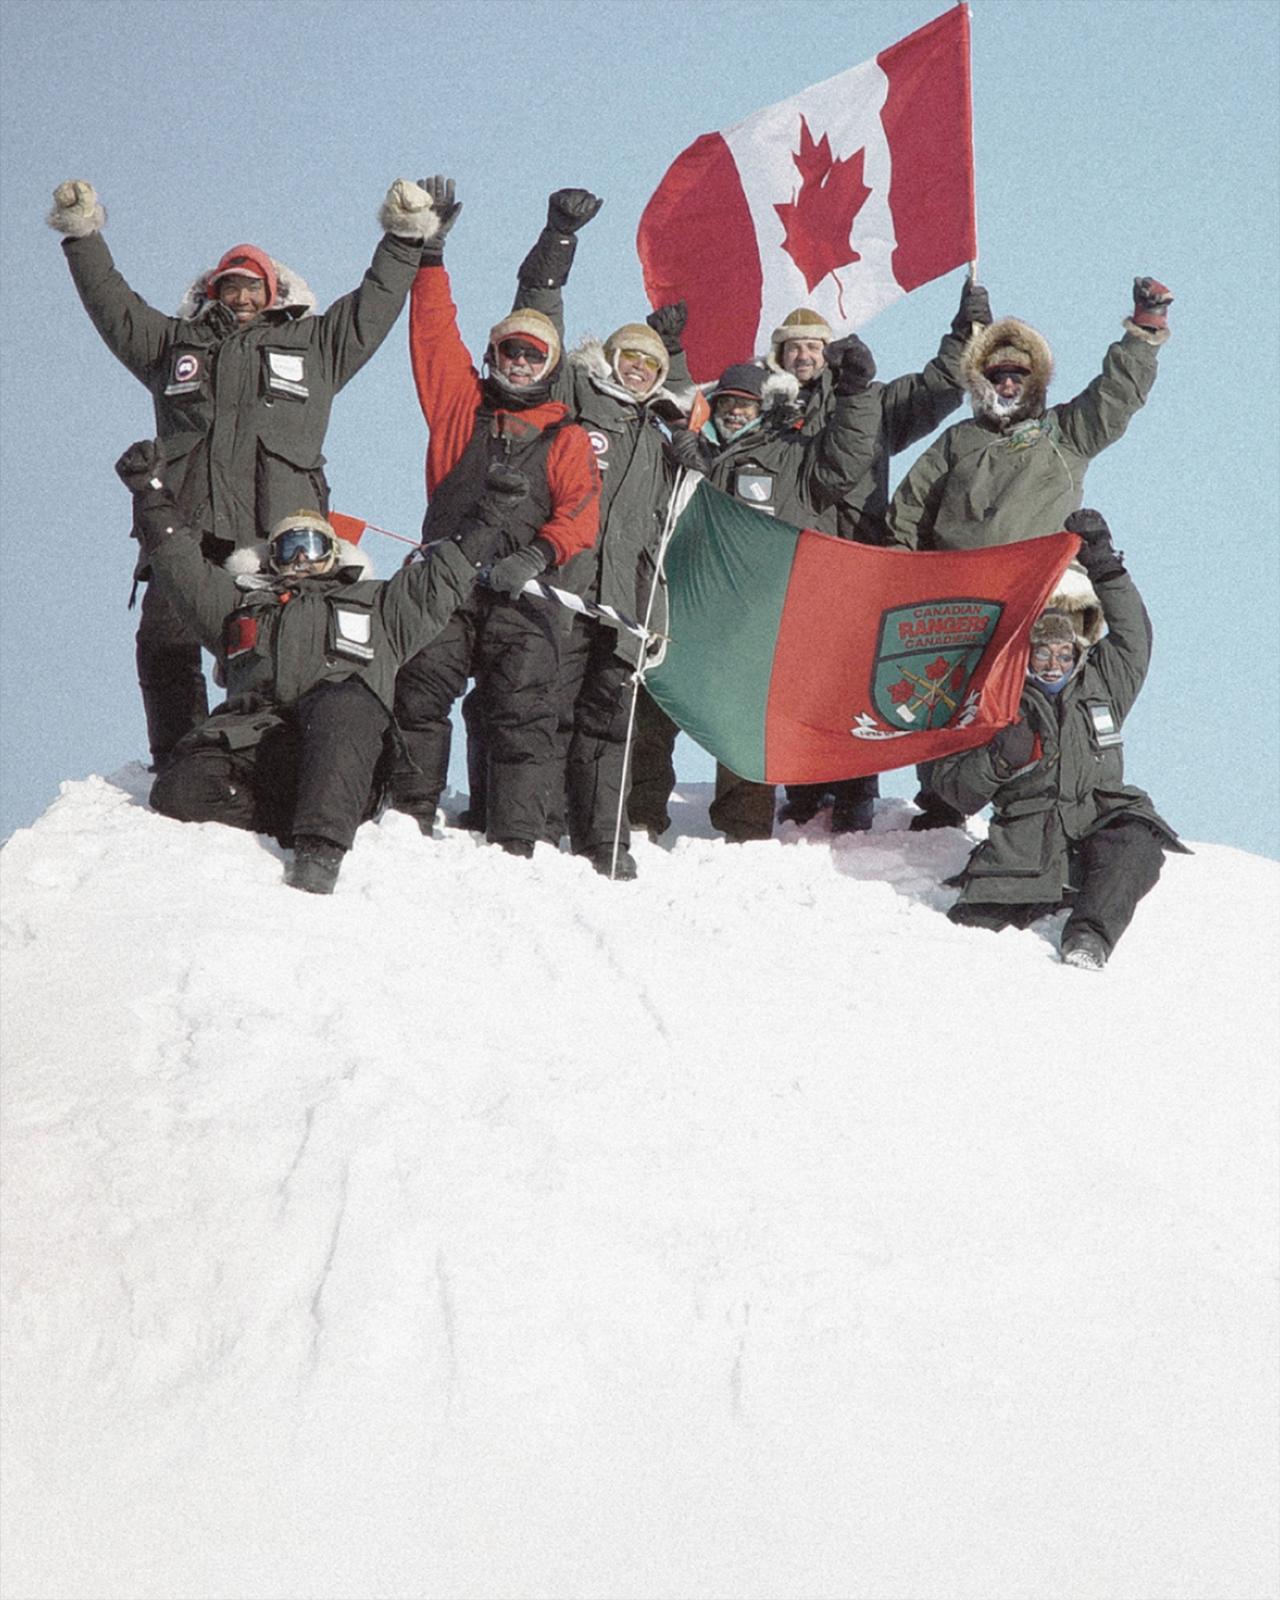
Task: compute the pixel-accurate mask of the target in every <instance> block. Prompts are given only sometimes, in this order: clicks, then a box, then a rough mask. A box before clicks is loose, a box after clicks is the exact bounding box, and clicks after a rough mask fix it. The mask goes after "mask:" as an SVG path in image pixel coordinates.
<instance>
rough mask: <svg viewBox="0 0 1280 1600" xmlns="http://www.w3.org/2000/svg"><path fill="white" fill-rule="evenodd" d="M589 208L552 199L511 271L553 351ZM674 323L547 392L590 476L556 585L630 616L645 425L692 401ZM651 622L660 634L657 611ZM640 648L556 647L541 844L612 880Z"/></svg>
mask: <svg viewBox="0 0 1280 1600" xmlns="http://www.w3.org/2000/svg"><path fill="white" fill-rule="evenodd" d="M601 204H602V202H601V201H600V200H599V199H597V198H596V197H595V196H594V195H592V194H590V193H588V191H587V190H585V189H559V190H557V191H556V192H555V193H554V194H552V195H551V196H550V198H549V200H548V202H547V222H546V226H545V227H544V228H543V229H542V232H541V233H540V234H539V236H538V239H537V240H536V242H535V244H534V246H533V248H532V249H531V250H530V252H529V254H528V255H527V256H526V257H525V259H524V261H523V262H522V263H521V265H520V269H519V273H518V282H517V286H516V297H515V303H516V305H517V306H524V307H527V308H529V309H532V310H536V311H539V312H541V313H542V314H543V315H544V316H546V317H548V318H549V319H550V320H551V322H552V324H553V325H554V327H555V330H556V333H557V334H558V335H559V337H560V338H561V339H562V340H563V338H564V297H563V289H564V285H565V283H566V282H567V280H568V277H569V272H570V268H571V267H572V264H573V259H574V255H575V252H576V248H577V234H578V232H579V230H580V229H581V228H582V227H583V226H584V225H585V224H586V223H587V222H589V221H590V220H591V218H592V217H594V216H595V214H596V212H597V211H598V210H599V209H600V206H601ZM684 319H685V311H684V307H683V306H679V305H677V306H664V307H661V308H660V309H659V310H658V311H656V312H654V313H652V314H651V315H650V317H649V319H648V321H647V322H630V323H624V324H623V325H622V326H621V327H619V328H617V329H615V330H614V332H613V333H611V334H610V335H609V337H608V338H607V339H605V340H604V341H603V343H602V342H601V341H600V340H598V339H584V340H583V341H581V343H580V344H579V345H578V346H577V348H576V349H574V350H573V351H571V352H570V354H569V357H568V359H567V360H566V361H564V362H562V363H561V364H560V366H559V367H557V369H556V371H555V373H554V375H553V377H552V380H551V393H552V395H553V397H554V398H555V399H557V400H559V401H562V402H563V403H564V404H565V405H566V406H568V408H569V410H570V412H571V414H572V415H573V416H574V417H575V418H576V420H577V421H578V422H579V423H581V425H582V426H583V427H584V428H585V429H586V431H587V437H588V438H589V439H590V440H591V446H592V449H593V451H594V452H595V458H596V465H597V467H598V468H599V471H600V536H599V539H598V540H597V542H596V544H595V545H593V546H592V547H591V548H590V549H588V550H582V551H580V552H579V553H578V554H577V555H576V556H574V557H573V559H572V560H571V561H570V562H569V563H568V564H567V566H566V567H565V570H564V573H563V577H562V580H560V581H561V582H562V583H563V586H564V587H565V588H567V589H569V590H570V591H572V592H575V593H577V594H580V595H583V596H585V597H586V598H588V599H589V600H592V601H595V602H597V603H599V604H602V605H604V606H609V607H613V608H615V609H616V610H618V611H620V612H621V613H622V614H624V615H628V616H632V617H643V616H645V615H647V614H648V613H649V598H650V590H651V587H652V585H653V582H654V579H655V575H656V571H657V547H658V544H659V542H660V540H661V537H662V527H663V518H664V514H665V512H666V507H667V501H668V498H669V496H670V493H671V485H672V481H673V476H674V474H673V470H672V466H671V463H670V462H669V460H668V458H667V454H666V450H665V447H664V440H665V434H664V432H663V430H662V428H660V427H659V419H661V420H662V421H663V422H665V423H666V424H667V425H668V426H669V425H671V424H673V423H674V422H676V421H682V420H683V418H684V410H685V408H686V406H687V404H688V401H689V399H691V398H692V388H691V385H689V384H688V381H687V374H686V372H685V368H684V364H683V360H682V357H681V355H680V331H681V329H682V328H683V326H684ZM673 363H674V364H675V365H676V366H677V369H678V371H679V373H680V375H681V378H682V382H681V389H680V393H679V394H676V393H674V392H672V391H671V390H670V389H669V388H668V387H667V378H668V374H669V372H670V371H671V368H672V366H673ZM686 390H687V391H688V393H686ZM651 623H652V626H653V627H654V628H655V629H657V630H659V631H660V630H661V628H662V625H663V624H662V610H661V603H660V600H659V605H658V612H657V614H656V616H653V617H651ZM641 648H642V646H641V641H640V640H639V639H638V638H637V637H636V636H635V635H634V634H631V633H628V632H626V631H625V630H620V629H618V628H616V627H611V626H609V625H608V624H607V623H606V622H602V621H600V620H599V619H597V618H592V617H587V616H582V615H579V616H574V617H572V618H571V619H570V622H569V629H568V635H567V637H566V638H565V639H564V640H563V642H562V645H561V651H560V673H559V682H558V686H557V693H558V696H559V730H558V749H557V761H556V772H555V774H554V776H553V779H552V789H551V800H550V805H549V809H548V817H547V836H548V838H552V837H558V835H559V833H560V832H561V831H562V828H563V829H564V830H565V831H567V832H568V835H569V845H570V849H571V850H572V851H573V853H574V854H575V855H581V856H586V857H587V859H588V860H589V861H590V862H591V864H592V866H593V867H594V868H595V869H596V871H597V872H600V873H602V874H605V875H607V876H609V877H612V878H615V879H619V880H623V881H628V880H631V879H634V877H635V876H636V864H635V858H634V856H632V854H631V851H630V849H629V844H630V839H629V836H628V832H627V827H626V812H625V807H624V806H623V805H622V798H623V796H622V791H623V787H624V784H625V781H626V771H625V768H626V739H627V725H628V721H629V715H628V712H629V706H630V700H629V696H628V695H627V694H626V692H625V691H626V689H627V687H628V685H629V683H630V681H631V674H632V670H633V668H634V667H635V665H636V662H637V660H638V658H639V655H640V651H641ZM473 692H474V691H473ZM470 698H471V697H470V696H468V699H470ZM466 709H467V708H466V706H465V703H464V713H465V711H466ZM478 709H479V708H478V707H473V708H472V711H471V716H470V718H469V719H468V727H467V739H468V770H469V773H471V775H472V794H471V805H470V809H471V813H472V815H471V818H470V820H471V821H472V823H473V825H474V822H475V820H476V809H477V798H478V797H477V792H476V791H477V789H480V790H481V795H483V788H482V783H483V766H484V763H483V762H482V761H479V760H475V759H474V756H475V748H476V747H477V746H480V747H483V745H484V743H485V742H486V739H487V734H486V730H485V728H484V726H483V722H482V721H481V719H480V718H479V716H478V715H477V712H478ZM477 778H479V779H480V780H481V782H480V783H477V782H476V779H477ZM482 803H483V802H482ZM620 820H621V831H620V832H619V833H618V840H617V849H616V852H615V848H614V837H615V831H616V830H618V825H619V821H620Z"/></svg>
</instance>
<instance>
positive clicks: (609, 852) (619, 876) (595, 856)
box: [588, 844, 637, 883]
mask: <svg viewBox="0 0 1280 1600" xmlns="http://www.w3.org/2000/svg"><path fill="white" fill-rule="evenodd" d="M588 859H589V860H590V862H591V865H592V866H593V867H594V868H595V869H596V871H597V872H598V873H599V874H600V875H601V877H604V878H607V877H609V876H612V877H613V880H614V882H615V883H631V882H632V881H633V880H634V879H635V876H636V870H637V869H636V858H635V857H634V856H633V855H632V854H631V852H630V850H628V849H626V848H625V847H622V848H620V849H619V850H618V865H617V868H616V870H615V869H614V864H613V846H612V845H611V844H602V845H600V846H599V848H598V849H596V850H592V851H589V852H588Z"/></svg>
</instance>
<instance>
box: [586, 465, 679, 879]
mask: <svg viewBox="0 0 1280 1600" xmlns="http://www.w3.org/2000/svg"><path fill="white" fill-rule="evenodd" d="M701 482H702V474H701V473H700V472H693V471H691V470H690V469H689V468H688V467H681V468H680V470H679V471H678V472H677V473H676V480H675V482H674V483H673V484H672V486H671V498H670V500H669V501H668V502H667V519H666V522H665V523H664V524H663V528H662V538H661V539H660V540H659V541H658V553H657V557H656V559H655V561H654V571H653V585H652V587H651V588H650V590H649V603H648V605H646V606H645V608H644V622H643V624H642V625H643V627H644V631H645V632H646V634H647V633H649V632H650V628H649V624H650V622H651V621H652V620H653V603H654V601H655V600H656V599H657V597H658V586H659V584H661V582H662V581H663V578H664V577H665V575H666V574H665V572H664V570H663V563H664V562H665V561H666V559H667V546H668V545H669V544H670V543H671V535H672V534H673V533H674V532H675V529H676V522H677V520H678V519H679V516H680V513H681V512H682V511H683V510H684V508H685V506H687V505H688V503H689V499H690V497H691V496H692V494H693V491H694V490H695V489H696V488H697V487H698V484H699V483H701ZM646 664H647V663H646V661H645V646H643V645H642V646H641V649H640V658H639V660H638V662H637V663H636V670H635V672H634V673H633V674H632V676H631V705H630V707H629V708H628V710H627V736H626V739H625V741H624V742H623V747H622V782H621V784H620V785H619V788H618V812H617V815H616V816H615V818H614V822H613V854H612V855H611V856H610V858H609V878H610V880H611V881H612V879H613V878H614V877H615V876H616V874H617V871H618V851H619V849H620V848H621V845H622V808H623V807H624V806H625V805H626V803H627V791H628V789H629V788H630V787H631V742H632V740H633V739H634V737H635V729H636V702H637V700H638V699H639V698H640V687H641V685H642V684H643V682H644V673H645V666H646Z"/></svg>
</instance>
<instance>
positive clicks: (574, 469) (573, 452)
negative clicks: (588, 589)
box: [538, 423, 600, 567]
mask: <svg viewBox="0 0 1280 1600" xmlns="http://www.w3.org/2000/svg"><path fill="white" fill-rule="evenodd" d="M547 487H548V488H549V489H550V490H551V515H550V517H549V518H548V519H547V521H546V522H544V523H543V525H542V527H541V528H540V529H539V530H538V531H539V533H540V535H541V537H542V538H544V539H545V540H546V541H547V543H548V544H550V545H551V546H552V548H553V549H554V550H555V553H556V565H557V566H560V567H562V566H564V564H565V562H566V561H568V559H569V558H570V556H576V555H577V553H578V552H579V550H590V548H591V546H592V545H593V544H594V543H595V542H596V537H597V535H598V534H599V532H600V469H599V467H597V466H596V453H595V451H594V450H593V449H592V448H591V441H590V439H588V438H587V434H586V430H585V429H584V428H580V427H578V425H577V424H576V423H575V424H574V425H573V426H572V427H568V428H561V429H560V431H559V433H557V434H556V436H555V438H554V439H553V440H552V442H551V450H550V452H549V454H548V456H547Z"/></svg>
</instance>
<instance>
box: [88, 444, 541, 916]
mask: <svg viewBox="0 0 1280 1600" xmlns="http://www.w3.org/2000/svg"><path fill="white" fill-rule="evenodd" d="M116 470H117V472H118V473H119V475H120V477H121V479H122V480H123V481H124V483H125V484H126V485H127V487H128V488H129V489H130V490H132V492H133V494H134V509H135V526H136V527H137V528H138V529H139V531H140V533H141V536H142V538H143V541H144V545H145V549H146V554H147V559H148V562H149V565H150V567H151V569H152V571H153V573H154V575H155V578H156V581H157V582H158V583H159V584H160V585H161V586H162V588H163V590H164V592H165V594H166V596H167V598H168V599H169V600H170V601H171V602H172V604H173V605H174V606H175V607H176V608H178V610H179V611H180V612H182V613H183V614H184V615H185V616H186V617H187V618H188V619H189V621H190V623H191V626H192V627H193V629H194V630H195V632H196V633H197V634H198V635H199V637H200V639H201V641H202V642H203V643H204V644H205V645H206V647H207V648H208V649H210V650H212V651H213V652H214V654H215V655H216V656H217V658H218V661H219V663H220V664H221V666H222V669H223V672H224V673H225V677H226V686H227V700H226V703H225V705H222V706H220V707H219V708H218V709H217V710H216V711H215V712H214V713H213V715H212V716H211V717H209V718H208V720H207V721H205V722H204V723H202V724H201V725H200V726H199V727H198V728H196V729H194V730H193V731H192V732H191V733H189V734H188V735H187V736H186V737H185V738H184V739H182V740H181V741H180V742H179V744H178V745H177V746H176V747H175V751H174V757H173V760H172V762H171V763H170V764H169V765H168V766H167V767H166V768H165V770H164V772H163V773H162V774H161V775H160V777H158V778H157V780H156V782H155V784H154V786H153V787H152V790H151V804H152V806H153V807H154V808H155V810H157V811H159V812H161V813H163V814H164V815H165V816H170V817H174V818H176V819H177V820H178V821H181V822H224V823H227V824H228V825H229V826H231V827H235V828H247V829H250V830H252V831H254V832H261V833H270V834H274V835H275V837H276V838H278V839H279V840H280V842H281V843H282V844H284V845H290V844H291V845H292V846H293V847H294V852H295V854H294V861H293V863H292V865H291V866H290V868H289V870H288V873H287V875H286V877H287V881H288V882H289V883H290V884H291V885H292V886H293V887H294V888H297V889H305V890H307V891H308V892H309V893H312V894H329V893H331V892H332V890H333V887H334V884H335V882H336V881H337V877H338V871H339V868H340V867H341V864H342V858H343V856H344V855H345V854H346V852H347V851H348V850H349V849H350V848H351V844H352V841H353V840H354V838H355V832H356V829H357V827H359V825H360V823H361V822H362V821H363V820H364V819H365V818H366V817H368V816H370V815H372V813H373V810H374V808H375V806H376V802H377V783H376V777H375V774H376V769H377V767H378V762H379V759H380V757H381V755H382V752H383V747H384V740H385V738H386V735H387V733H388V731H389V730H390V728H391V725H392V722H391V705H392V697H393V694H394V687H395V676H396V671H397V669H398V668H399V667H400V665H401V663H402V662H404V661H406V660H407V659H408V658H409V657H410V656H413V655H415V654H416V653H417V652H418V651H419V650H421V649H422V648H423V646H424V645H426V644H427V643H429V642H430V640H432V639H433V638H435V636H436V635H437V634H438V633H439V632H440V630H441V629H442V628H443V627H444V626H445V624H446V623H447V622H448V620H449V618H450V617H451V616H452V615H453V612H454V611H455V609H456V608H457V607H458V606H459V605H461V604H463V603H464V602H465V601H466V600H467V599H469V598H470V595H471V592H472V590H473V589H474V587H475V582H476V576H477V572H478V571H479V569H480V568H481V567H483V566H484V565H485V564H486V563H487V562H488V561H489V560H490V558H491V557H492V555H493V553H494V551H495V550H496V549H497V547H498V543H499V540H500V539H501V537H502V528H503V524H504V522H505V520H506V518H507V516H508V515H509V514H510V512H511V511H512V510H513V509H514V508H515V507H516V506H518V505H519V503H520V502H521V500H523V499H524V497H525V494H526V493H527V487H528V486H527V483H526V481H525V480H524V478H523V477H522V475H521V474H519V473H517V472H512V471H511V470H510V469H508V468H504V467H502V466H500V465H498V466H495V467H494V468H492V469H491V470H490V473H489V477H488V480H487V485H488V486H487V488H486V491H485V493H484V495H483V496H481V497H480V500H479V502H478V504H477V507H476V514H475V516H474V517H473V518H472V519H470V520H469V521H468V522H467V524H466V525H465V526H463V527H462V528H460V529H459V531H458V532H457V534H456V535H455V536H454V537H453V538H451V539H446V540H443V541H441V542H440V543H439V544H436V545H432V546H430V547H428V549H427V552H426V557H425V559H424V560H422V561H419V562H415V563H414V565H412V566H410V567H406V568H403V569H402V570H401V571H400V572H398V573H397V574H396V576H395V577H394V578H392V579H390V580H389V581H388V582H385V583H383V582H380V581H378V580H377V579H371V578H368V577H366V576H365V573H366V571H367V563H366V562H364V559H363V557H361V556H360V555H359V552H357V551H356V550H355V549H354V548H353V547H352V546H351V545H348V544H344V543H343V542H342V541H341V540H340V539H338V538H337V537H336V535H335V534H334V531H333V529H332V527H331V526H330V524H329V523H328V522H327V521H326V520H325V518H324V517H322V516H321V515H320V514H319V513H318V512H315V511H300V512H296V513H295V514H294V515H293V516H289V517H285V518H283V519H282V520H281V521H280V522H279V523H277V524H276V526H275V527H274V528H273V529H272V530H271V538H270V540H269V542H268V545H267V549H266V570H265V571H261V572H259V571H248V570H245V568H246V567H249V566H253V567H256V566H257V565H258V558H257V557H256V556H255V557H254V558H253V559H252V560H250V561H245V560H243V559H242V560H240V561H239V562H237V563H235V565H236V566H238V567H239V569H240V570H239V571H238V572H234V571H228V570H227V568H225V567H221V566H217V565H215V564H214V563H213V562H211V561H208V560H206V559H205V557H204V556H202V555H201V553H200V546H199V544H198V543H197V542H196V541H195V540H194V539H193V538H191V537H190V534H189V531H188V530H187V529H186V528H185V527H184V526H183V524H182V522H181V520H180V518H179V515H178V512H177V508H176V507H175V505H174V501H173V497H172V495H171V494H170V492H169V490H168V489H167V488H166V487H165V483H164V477H163V472H164V458H163V456H162V455H161V453H160V451H159V449H158V448H157V446H156V445H155V444H154V443H153V442H151V441H144V442H142V443H140V444H136V445H133V446H132V447H131V448H130V449H129V450H128V451H126V452H125V454H124V455H123V456H122V457H121V459H120V461H119V462H118V463H117V466H116Z"/></svg>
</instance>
